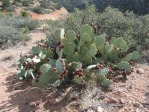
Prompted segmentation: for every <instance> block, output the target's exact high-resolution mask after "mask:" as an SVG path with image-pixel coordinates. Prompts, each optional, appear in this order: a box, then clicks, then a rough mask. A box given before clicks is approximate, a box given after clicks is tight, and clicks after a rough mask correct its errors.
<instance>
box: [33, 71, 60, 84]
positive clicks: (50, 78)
mask: <svg viewBox="0 0 149 112" xmlns="http://www.w3.org/2000/svg"><path fill="white" fill-rule="evenodd" d="M36 80H37V79H34V80H32V84H33V85H34V86H37V87H45V86H46V85H48V84H49V83H50V84H54V83H55V82H56V81H57V80H59V77H58V75H57V74H56V73H55V72H52V71H50V72H48V73H44V74H41V75H40V78H39V79H38V81H36Z"/></svg>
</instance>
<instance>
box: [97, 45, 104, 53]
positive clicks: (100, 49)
mask: <svg viewBox="0 0 149 112" xmlns="http://www.w3.org/2000/svg"><path fill="white" fill-rule="evenodd" d="M98 50H99V52H100V53H101V54H102V55H103V54H105V48H104V46H98Z"/></svg>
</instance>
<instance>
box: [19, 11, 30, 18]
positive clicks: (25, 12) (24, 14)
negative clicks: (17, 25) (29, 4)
mask: <svg viewBox="0 0 149 112" xmlns="http://www.w3.org/2000/svg"><path fill="white" fill-rule="evenodd" d="M21 15H22V16H23V17H29V13H28V12H27V11H25V10H22V11H21Z"/></svg>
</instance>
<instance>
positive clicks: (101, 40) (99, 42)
mask: <svg viewBox="0 0 149 112" xmlns="http://www.w3.org/2000/svg"><path fill="white" fill-rule="evenodd" d="M95 42H96V45H97V47H98V48H99V47H100V46H103V45H104V44H105V43H106V38H105V35H104V34H102V35H100V36H96V40H95Z"/></svg>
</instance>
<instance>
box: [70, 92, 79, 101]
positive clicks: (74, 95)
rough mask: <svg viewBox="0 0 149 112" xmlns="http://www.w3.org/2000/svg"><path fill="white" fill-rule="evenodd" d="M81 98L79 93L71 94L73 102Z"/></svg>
mask: <svg viewBox="0 0 149 112" xmlns="http://www.w3.org/2000/svg"><path fill="white" fill-rule="evenodd" d="M78 97H79V93H78V92H77V91H73V92H72V93H70V99H71V100H75V99H77V98H78Z"/></svg>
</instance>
